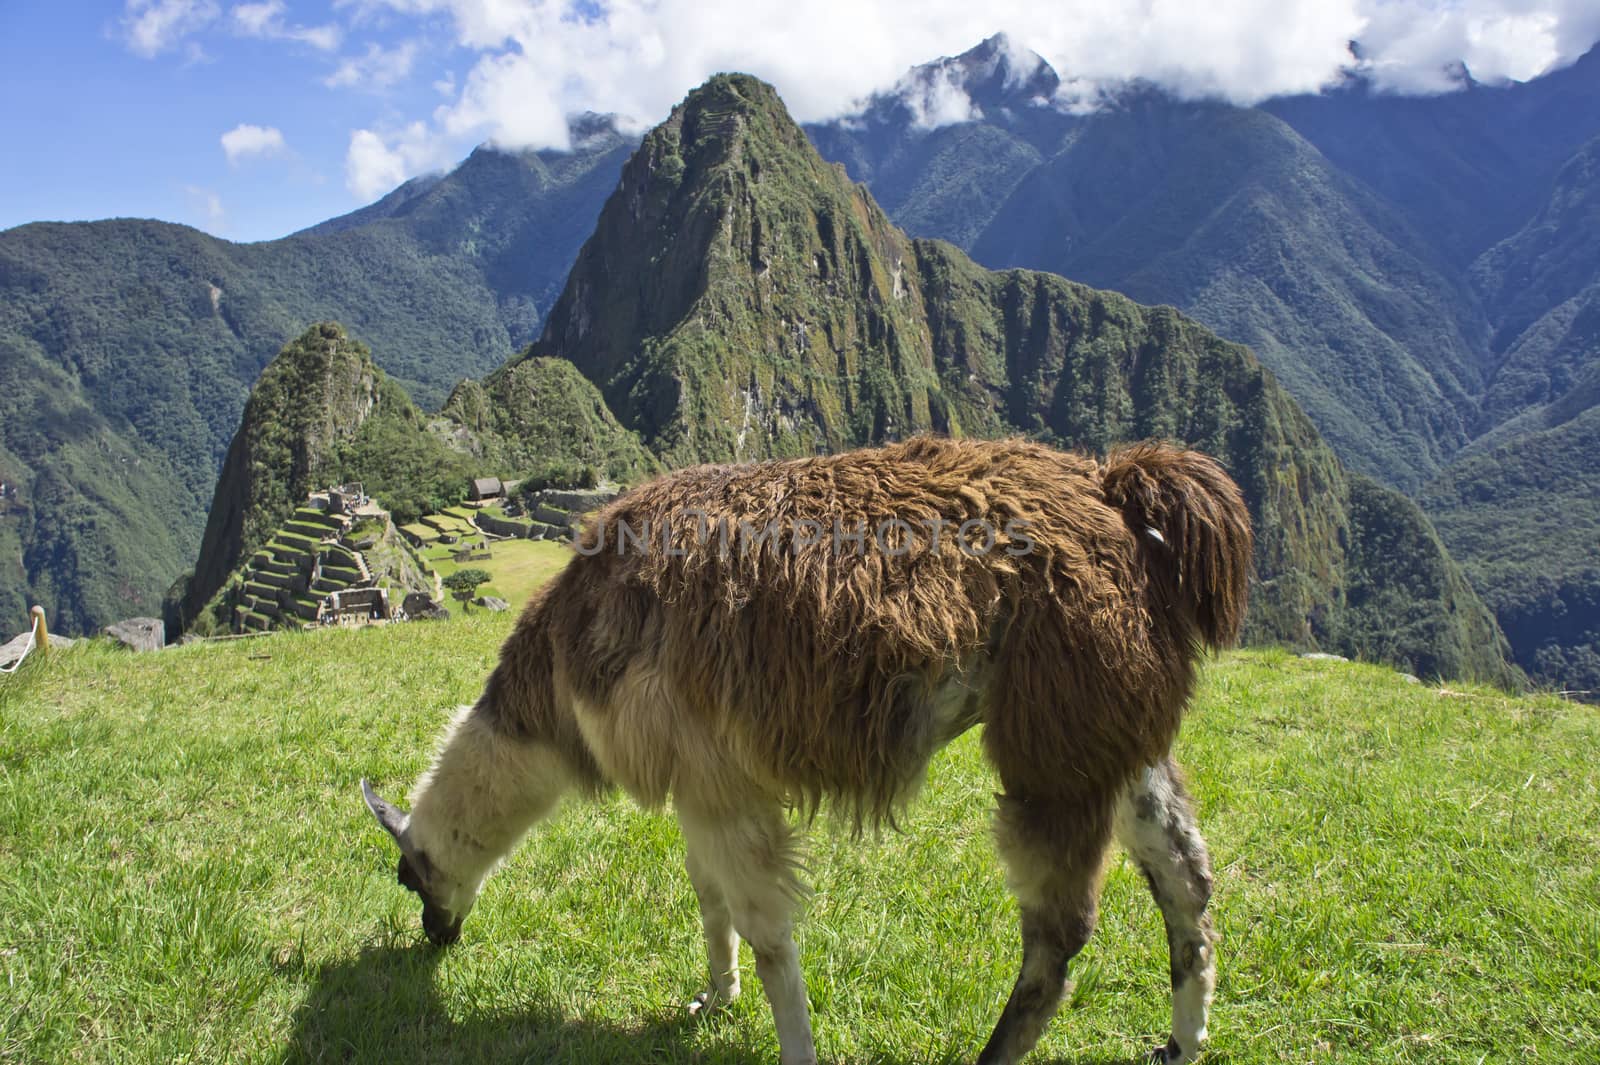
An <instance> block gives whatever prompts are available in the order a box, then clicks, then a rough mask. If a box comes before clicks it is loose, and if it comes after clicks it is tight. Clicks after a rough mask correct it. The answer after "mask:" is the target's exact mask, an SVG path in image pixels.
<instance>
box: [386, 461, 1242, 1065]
mask: <svg viewBox="0 0 1600 1065" xmlns="http://www.w3.org/2000/svg"><path fill="white" fill-rule="evenodd" d="M576 547H577V552H578V556H577V557H575V558H574V559H573V560H572V562H571V564H570V565H569V566H568V567H567V568H566V570H565V571H564V572H563V573H562V574H561V575H560V576H559V577H557V578H555V579H554V580H553V581H551V582H550V583H549V584H548V585H546V587H545V588H544V589H543V590H542V591H541V592H539V593H538V594H537V595H535V596H534V597H533V599H532V601H531V602H530V603H529V604H528V606H527V609H526V610H524V612H523V614H522V617H521V619H520V620H519V622H518V623H517V627H516V629H515V631H514V632H513V633H512V635H511V636H510V638H508V639H507V640H506V643H505V646H504V648H503V649H502V651H501V655H500V663H499V665H498V666H497V667H496V668H495V670H494V672H493V673H492V674H491V675H490V676H489V679H488V683H487V684H486V685H485V687H484V691H483V695H482V697H480V698H479V700H478V702H477V704H476V705H474V706H472V707H470V708H467V709H465V710H464V711H463V712H462V713H461V714H460V715H458V716H457V718H456V720H455V722H454V724H453V725H452V726H451V727H450V730H449V732H448V734H447V736H446V738H445V740H444V743H443V746H442V747H441V748H440V750H439V753H438V756H437V758H436V759H435V761H434V763H433V767H432V768H431V769H430V770H429V772H428V773H427V775H426V776H425V777H424V778H423V779H422V781H421V783H420V784H418V786H417V788H416V790H415V791H414V792H413V794H412V811H411V813H410V815H409V816H407V815H406V814H404V813H402V812H401V811H400V810H398V809H397V808H396V807H394V806H392V805H390V804H389V803H387V802H385V801H384V800H383V799H380V798H378V796H377V795H375V794H374V793H373V792H372V790H371V788H370V787H369V786H368V785H367V783H366V782H365V781H363V782H362V788H363V790H364V792H365V795H366V799H367V803H368V805H369V806H370V807H371V809H372V812H373V813H374V815H375V816H376V817H377V819H378V821H379V823H380V824H382V825H383V827H384V828H386V829H387V830H388V831H389V832H390V833H391V834H392V835H393V836H394V838H395V840H396V842H398V843H399V845H400V851H401V859H400V867H399V878H400V883H402V884H404V885H405V886H406V887H408V888H410V889H411V890H413V891H415V892H416V893H417V894H418V895H420V896H421V897H422V924H423V927H424V929H425V930H426V931H427V934H428V936H429V938H430V939H431V940H432V941H433V942H434V943H436V944H441V945H442V944H447V943H451V942H454V941H455V939H456V938H457V937H458V936H459V935H460V930H461V922H462V920H463V918H465V917H466V915H467V913H468V912H469V911H470V910H471V909H472V905H473V902H474V901H475V900H476V898H477V895H478V891H479V888H480V887H481V885H482V883H483V880H484V878H485V876H486V875H487V874H488V873H489V871H490V870H491V869H492V868H493V866H494V865H495V864H496V863H497V862H498V861H499V860H500V859H501V858H503V857H504V856H505V855H506V854H507V852H509V851H510V850H511V848H512V847H513V846H514V845H515V844H516V843H517V841H518V840H519V839H520V838H521V837H522V835H523V834H524V833H525V832H526V831H527V830H528V829H529V827H530V826H532V825H533V823H534V822H535V821H537V820H539V819H540V818H541V817H543V816H545V815H546V814H547V813H549V812H550V810H551V809H552V808H553V807H554V806H555V804H556V802H557V799H558V798H559V797H560V796H561V795H562V793H564V792H566V791H568V790H577V791H579V792H586V793H595V792H599V791H601V790H602V789H604V788H606V787H607V786H609V785H620V786H621V787H622V788H624V789H625V790H626V791H627V792H628V793H629V794H631V795H632V796H633V797H634V798H635V799H636V800H637V801H639V802H640V803H642V804H644V805H646V806H652V807H654V806H660V805H662V804H664V803H665V802H667V800H668V799H669V798H670V799H671V800H672V802H673V804H674V806H675V807H676V809H677V814H678V819H679V822H680V823H681V825H682V828H683V837H684V841H685V843H686V845H687V864H688V870H689V877H690V880H691V881H692V882H693V884H694V889H695V893H696V895H697V896H698V897H699V900H700V911H701V916H702V918H703V920H704V923H705V939H706V948H707V951H708V953H709V955H710V961H711V982H710V986H709V987H708V988H707V989H706V990H705V991H703V992H701V993H700V994H699V995H697V996H696V997H695V999H694V1001H693V1002H692V1003H691V1004H690V1006H689V1009H690V1010H691V1011H692V1012H700V1011H702V1010H705V1009H709V1008H711V1007H713V1006H715V1005H717V1004H719V1003H722V1002H727V1001H729V1000H731V999H733V998H734V997H735V996H737V995H738V994H739V964H738V944H739V939H740V937H741V936H742V937H743V938H744V939H746V940H747V941H749V943H750V945H751V947H752V948H753V951H754V953H755V962H756V972H757V974H758V975H759V976H760V977H761V984H762V987H763V988H764V989H765V991H766V993H767V997H768V999H769V1000H770V1002H771V1005H772V1014H773V1020H774V1021H775V1023H776V1027H777V1033H778V1042H779V1046H780V1048H781V1059H782V1062H783V1065H802V1063H810V1062H813V1061H815V1050H814V1048H813V1044H812V1038H811V1019H810V1014H809V1011H808V1006H807V1002H806V990H805V983H804V981H803V979H802V977H801V974H800V965H799V958H798V955H797V952H796V949H795V944H794V940H793V937H792V935H791V929H792V927H793V921H794V914H795V911H796V908H797V906H796V903H797V900H798V899H799V898H800V897H801V895H802V891H803V888H802V885H801V883H800V880H799V878H798V877H797V875H796V867H797V860H796V823H797V821H796V819H794V818H791V817H790V816H789V813H790V811H792V810H796V809H798V811H799V812H800V814H801V816H800V817H799V818H798V823H800V824H803V823H804V822H805V820H806V818H805V816H804V815H805V814H807V813H811V812H814V811H815V810H816V809H817V807H818V805H819V804H820V803H822V802H823V801H824V800H828V801H829V802H831V803H832V804H834V805H835V806H836V807H837V808H839V809H842V810H843V811H844V812H845V813H846V815H847V816H849V817H852V818H854V819H855V821H856V823H857V824H862V823H867V824H873V823H878V822H880V821H882V820H884V819H887V818H889V817H891V816H892V814H893V812H894V811H895V809H896V808H897V806H898V805H899V804H901V803H902V802H904V801H906V800H907V799H908V798H909V797H910V796H911V795H912V794H913V793H914V792H915V791H916V789H917V787H918V784H919V782H920V781H921V779H922V777H923V776H924V774H925V771H926V767H927V764H928V760H929V758H930V757H931V756H932V754H933V753H934V751H935V750H937V749H938V748H939V747H940V746H941V745H943V744H945V743H947V742H948V741H949V740H951V739H952V738H954V737H955V736H957V735H959V734H961V733H962V732H964V731H966V730H967V729H969V728H971V727H972V726H974V725H977V724H980V723H981V724H982V725H983V726H984V733H983V745H984V750H985V752H986V754H987V756H988V758H989V760H990V762H991V763H993V765H994V768H995V770H996V771H997V772H998V774H999V777H1000V781H1001V783H1002V785H1003V787H1004V794H1003V795H1001V796H1000V799H999V809H998V812H997V815H996V823H995V834H996V837H997V839H998V843H999V850H1000V853H1001V856H1002V857H1003V859H1004V861H1005V865H1006V867H1007V870H1008V873H1009V878H1008V879H1009V884H1010V887H1011V889H1012V891H1013V892H1014V893H1015V894H1016V896H1017V899H1018V901H1019V902H1020V904H1021V911H1022V969H1021V973H1020V975H1019V976H1018V977H1017V982H1016V986H1015V988H1014V989H1013V990H1012V992H1011V997H1010V999H1009V1001H1007V1003H1006V1006H1005V1010H1004V1012H1003V1013H1002V1014H1001V1016H1000V1021H999V1024H998V1025H997V1026H996V1028H995V1030H994V1034H993V1035H992V1036H991V1037H990V1039H989V1042H988V1045H987V1046H986V1047H985V1048H984V1050H983V1054H982V1056H981V1057H980V1058H979V1061H980V1062H1011V1061H1016V1060H1017V1059H1018V1058H1020V1057H1022V1056H1023V1055H1024V1054H1025V1053H1026V1052H1027V1051H1028V1050H1029V1049H1030V1048H1032V1047H1033V1045H1034V1044H1035V1043H1036V1042H1037V1041H1038V1039H1039V1036H1040V1035H1041V1033H1042V1032H1043V1030H1044V1027H1045V1025H1046V1024H1047V1023H1048V1022H1049V1020H1050V1018H1051V1017H1052V1016H1053V1015H1054V1014H1055V1012H1056V1009H1057V1007H1058V1006H1059V1004H1060V1002H1061V997H1062V992H1063V989H1064V986H1065V983H1066V975H1067V963H1068V961H1069V959H1071V958H1072V957H1073V955H1075V954H1076V953H1077V952H1078V951H1079V949H1081V948H1082V947H1083V945H1084V942H1085V941H1086V940H1087V939H1088V938H1089V934H1090V932H1091V930H1092V929H1093V928H1094V924H1095V915H1096V906H1097V900H1098V895H1099V887H1100V870H1101V866H1102V860H1103V856H1104V854H1105V852H1106V849H1107V846H1108V844H1109V842H1110V840H1111V838H1112V837H1113V836H1116V837H1117V838H1118V839H1119V840H1120V841H1121V842H1122V844H1123V845H1124V846H1125V847H1126V848H1127V849H1128V850H1129V851H1130V852H1131V854H1132V855H1133V858H1134V860H1135V861H1136V862H1137V863H1138V865H1139V867H1140V869H1142V870H1143V872H1144V875H1145V877H1146V878H1147V879H1148V881H1149V883H1150V890H1151V892H1152V893H1153V894H1154V896H1155V900H1156V903H1157V904H1158V905H1159V906H1160V908H1161V913H1162V916H1163V918H1164V919H1165V922H1166V928H1167V941H1168V945H1169V948H1170V951H1171V967H1172V989H1173V991H1172V997H1173V1007H1172V1008H1173V1027H1172V1037H1171V1040H1170V1041H1169V1042H1168V1043H1167V1044H1166V1046H1165V1047H1163V1048H1160V1049H1158V1050H1157V1051H1156V1058H1157V1059H1158V1060H1164V1061H1169V1062H1187V1061H1189V1060H1191V1059H1192V1058H1193V1057H1194V1055H1195V1053H1196V1051H1197V1049H1198V1047H1199V1045H1200V1041H1201V1040H1202V1039H1204V1038H1205V1034H1206V1014H1207V1010H1208V1007H1209V1004H1210V999H1211V993H1212V988H1213V987H1214V985H1215V960H1214V957H1213V947H1212V935H1211V924H1210V918H1209V917H1208V916H1207V914H1206V904H1207V901H1208V899H1209V896H1210V892H1211V873H1210V861H1209V858H1208V855H1207V852H1206V846H1205V842H1204V841H1203V840H1202V839H1201V838H1200V834H1199V832H1198V831H1197V829H1196V827H1195V821H1194V815H1193V812H1192V809H1191V806H1190V802H1189V799H1188V797H1187V795H1186V794H1185V792H1184V789H1183V784H1182V781H1181V778H1180V775H1179V771H1178V769H1177V766H1176V765H1175V764H1174V763H1173V761H1172V759H1171V758H1170V756H1169V754H1168V750H1169V748H1170V746H1171V744H1172V741H1173V738H1174V736H1175V735H1176V733H1177V731H1178V722H1179V719H1180V717H1181V716H1182V713H1183V709H1184V705H1185V703H1186V701H1187V700H1188V697H1189V693H1190V691H1191V689H1192V688H1193V685H1194V679H1195V666H1196V660H1197V658H1198V657H1199V655H1200V653H1201V649H1202V647H1213V648H1215V647H1220V646H1223V645H1225V644H1227V643H1229V642H1231V641H1232V640H1234V639H1235V638H1236V636H1237V634H1238V632H1239V626H1240V623H1241V621H1242V619H1243V616H1244V610H1245V595H1246V588H1247V581H1248V575H1249V572H1250V552H1251V534H1250V524H1249V517H1248V514H1247V512H1246V510H1245V506H1244V503H1243V501H1242V500H1241V499H1240V496H1239V491H1238V489H1237V488H1236V487H1235V485H1234V484H1233V482H1232V481H1230V480H1229V479H1228V477H1227V475H1226V474H1225V473H1223V471H1222V469H1221V468H1220V467H1219V466H1218V465H1217V464H1216V463H1215V462H1213V461H1212V460H1211V459H1209V458H1206V457H1205V456H1203V455H1199V454H1195V453H1193V452H1186V451H1179V450H1176V449H1173V448H1169V447H1164V446H1159V445H1149V444H1146V445H1139V446H1136V447H1131V448H1128V449H1125V450H1122V451H1119V452H1117V453H1115V454H1113V455H1112V456H1111V457H1110V458H1109V459H1108V460H1107V461H1106V462H1104V463H1098V462H1096V461H1094V460H1093V459H1090V458H1085V457H1082V456H1079V455H1072V454H1064V453H1062V452H1059V451H1054V450H1051V449H1049V448H1046V447H1042V446H1040V445H1037V444H1032V443H1026V442H1021V441H1015V440H1010V441H1001V442H990V443H979V442H973V441H951V440H940V439H933V438H919V439H915V440H911V441H909V442H906V443H901V444H895V445H893V446H890V447H883V448H876V449H869V450H862V451H854V452H850V453H848V454H842V455H834V456H830V457H822V458H811V459H800V460H795V461H783V462H766V463H760V464H755V465H742V466H702V467H698V468H695V469H688V470H684V471H681V472H679V473H675V474H671V475H669V476H666V477H662V478H661V479H659V480H656V481H653V482H651V483H649V484H646V485H643V486H642V487H640V488H637V489H635V490H633V491H631V492H629V493H627V494H626V495H624V496H623V497H621V498H620V499H618V500H616V501H614V502H613V503H611V504H610V505H609V506H607V507H606V508H605V509H604V510H602V511H601V512H600V513H599V514H598V515H596V516H595V518H594V519H592V520H591V522H590V524H589V525H588V527H587V528H586V530H585V532H584V533H583V535H582V536H581V537H580V539H579V541H578V543H577V545H576Z"/></svg>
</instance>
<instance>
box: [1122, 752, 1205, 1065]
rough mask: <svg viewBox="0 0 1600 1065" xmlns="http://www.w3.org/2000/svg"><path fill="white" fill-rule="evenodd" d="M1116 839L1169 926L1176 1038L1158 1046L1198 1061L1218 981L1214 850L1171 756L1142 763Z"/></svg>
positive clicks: (1175, 1061)
mask: <svg viewBox="0 0 1600 1065" xmlns="http://www.w3.org/2000/svg"><path fill="white" fill-rule="evenodd" d="M1117 838H1118V839H1119V840H1120V841H1121V842H1122V845H1123V846H1124V847H1126V848H1127V849H1128V853H1129V854H1130V855H1131V856H1132V857H1133V860H1134V861H1135V862H1136V863H1137V864H1138V866H1139V868H1140V870H1141V871H1142V872H1143V873H1144V876H1145V880H1146V881H1147V882H1148V883H1149V884H1150V894H1151V895H1153V896H1154V897H1155V900H1156V905H1157V906H1159V907H1160V908H1161V918H1162V921H1163V922H1165V924H1166V927H1167V948H1168V950H1169V952H1170V959H1171V967H1172V1037H1171V1038H1170V1039H1169V1040H1168V1041H1167V1045H1166V1046H1165V1047H1162V1048H1159V1049H1158V1050H1156V1052H1155V1059H1156V1060H1157V1061H1159V1062H1165V1063H1169V1065H1185V1063H1187V1062H1190V1061H1193V1060H1194V1058H1195V1055H1196V1054H1198V1053H1199V1051H1200V1044H1201V1043H1202V1042H1203V1041H1204V1040H1205V1038H1206V1023H1207V1015H1208V1013H1209V1012H1210V1009H1211V995H1212V992H1213V991H1215V989H1216V986H1217V956H1216V937H1215V936H1214V935H1213V934H1212V931H1211V915H1210V914H1209V913H1208V912H1207V911H1206V906H1207V904H1208V903H1209V902H1210V900H1211V856H1210V855H1209V854H1208V853H1207V851H1206V843H1205V840H1203V839H1201V838H1200V830H1199V829H1198V828H1197V827H1196V825H1195V817H1194V806H1193V804H1192V802H1191V801H1190V799H1189V794H1188V792H1187V791H1185V790H1184V787H1183V777H1182V774H1181V773H1180V772H1179V770H1178V767H1177V764H1176V763H1174V762H1173V761H1172V760H1171V759H1170V758H1169V759H1165V760H1163V761H1162V762H1161V763H1160V764H1159V765H1155V766H1152V767H1151V768H1149V769H1145V770H1143V771H1142V772H1141V773H1140V774H1139V776H1138V777H1137V778H1135V780H1134V782H1133V784H1132V785H1131V786H1130V787H1129V789H1128V791H1127V794H1126V795H1125V796H1124V797H1123V800H1122V802H1121V803H1120V804H1119V805H1118V808H1117Z"/></svg>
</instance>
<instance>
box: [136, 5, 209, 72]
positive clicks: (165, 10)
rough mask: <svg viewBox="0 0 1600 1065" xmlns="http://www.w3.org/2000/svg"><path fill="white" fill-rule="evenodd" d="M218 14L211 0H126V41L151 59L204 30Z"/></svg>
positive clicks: (140, 54) (137, 51)
mask: <svg viewBox="0 0 1600 1065" xmlns="http://www.w3.org/2000/svg"><path fill="white" fill-rule="evenodd" d="M217 13H218V8H217V5H216V4H215V3H214V2H212V0H127V2H126V3H125V4H124V6H123V14H122V33H123V40H124V41H125V42H126V43H127V45H128V49H129V51H131V52H133V53H134V54H135V55H139V56H143V57H144V58H146V59H151V58H153V57H155V56H157V55H159V54H160V53H162V52H165V51H166V50H167V49H169V48H172V47H174V46H176V45H177V44H178V43H179V42H180V41H182V40H183V39H184V38H186V37H189V36H190V35H192V34H195V33H198V32H200V31H201V30H203V29H205V28H206V26H208V25H209V24H210V23H211V22H212V21H214V20H215V19H216V17H217Z"/></svg>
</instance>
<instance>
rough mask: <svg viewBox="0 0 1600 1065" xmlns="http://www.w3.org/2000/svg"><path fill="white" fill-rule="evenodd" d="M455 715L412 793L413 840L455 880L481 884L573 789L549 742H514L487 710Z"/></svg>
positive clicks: (409, 829) (473, 709)
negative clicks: (496, 724)
mask: <svg viewBox="0 0 1600 1065" xmlns="http://www.w3.org/2000/svg"><path fill="white" fill-rule="evenodd" d="M481 706H482V703H481V702H480V703H479V705H478V706H473V707H469V708H466V709H464V710H463V711H462V712H461V713H460V714H458V715H457V717H456V720H455V721H454V723H452V725H451V727H450V730H449V732H448V733H447V735H446V737H445V741H444V744H443V745H442V746H441V747H440V749H439V754H438V756H437V757H436V758H435V759H434V762H433V766H432V768H430V769H429V770H428V773H427V775H426V776H424V777H423V778H422V780H421V782H420V783H418V785H417V787H416V790H415V791H414V792H413V793H412V799H411V819H410V821H409V823H408V827H407V834H408V835H409V836H410V839H411V842H412V843H413V844H414V845H416V846H417V847H418V848H420V849H421V850H422V851H423V852H424V853H425V854H427V856H428V858H429V860H430V861H431V862H432V863H433V864H434V865H435V866H436V867H437V868H438V869H440V870H441V871H442V872H444V873H445V874H447V875H448V876H449V877H450V878H451V879H452V880H455V881H457V882H458V883H460V884H462V885H465V886H468V887H470V888H471V889H472V890H473V891H474V893H475V892H476V887H477V885H478V884H479V883H480V882H481V881H482V880H483V878H484V877H485V876H487V875H488V874H489V872H490V871H491V870H492V869H493V868H494V866H495V864H496V863H498V862H499V861H500V860H501V859H502V858H504V857H505V856H506V855H507V854H508V853H510V851H511V849H512V848H513V847H515V846H516V844H517V842H518V841H519V840H520V839H521V838H522V836H523V835H524V833H526V832H527V831H528V829H529V828H531V827H533V825H534V823H535V822H537V821H538V820H539V819H541V818H543V817H545V816H546V815H547V814H549V813H550V812H551V810H553V809H554V808H555V805H556V803H557V802H559V801H560V799H561V796H562V794H563V793H565V792H566V791H567V790H568V789H569V788H570V787H571V786H572V784H573V781H572V775H571V773H570V772H569V771H568V769H567V767H566V764H565V762H564V760H563V759H562V758H561V756H560V754H559V753H558V752H557V751H556V750H555V749H554V748H553V747H552V746H551V745H549V744H548V743H543V742H540V741H538V740H525V739H521V738H517V737H514V736H508V735H506V734H505V733H502V732H500V731H498V730H497V729H495V728H494V727H493V726H492V725H491V724H490V723H489V721H488V719H487V718H486V717H485V715H484V714H483V713H482V712H481Z"/></svg>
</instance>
